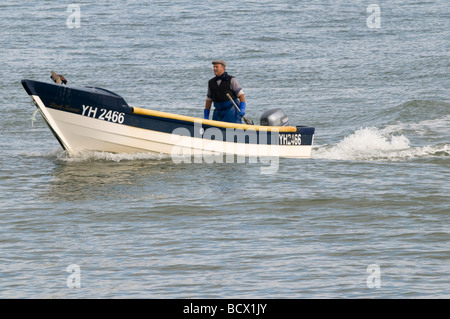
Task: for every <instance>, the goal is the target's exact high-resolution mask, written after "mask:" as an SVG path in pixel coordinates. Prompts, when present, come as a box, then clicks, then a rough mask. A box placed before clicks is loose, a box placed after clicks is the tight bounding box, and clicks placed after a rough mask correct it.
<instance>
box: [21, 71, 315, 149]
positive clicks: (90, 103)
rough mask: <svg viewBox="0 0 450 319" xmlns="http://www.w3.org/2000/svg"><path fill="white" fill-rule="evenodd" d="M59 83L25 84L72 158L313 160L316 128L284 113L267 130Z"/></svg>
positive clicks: (274, 114) (267, 122) (269, 115)
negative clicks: (92, 154)
mask: <svg viewBox="0 0 450 319" xmlns="http://www.w3.org/2000/svg"><path fill="white" fill-rule="evenodd" d="M52 74H53V75H55V76H57V75H56V74H55V73H53V72H52ZM52 78H53V77H52ZM54 80H55V82H56V84H55V83H46V82H40V81H34V80H22V85H23V87H24V88H25V90H26V92H27V93H28V94H29V95H30V96H31V98H32V99H33V101H34V102H35V104H36V106H37V108H38V110H39V112H40V113H41V115H42V117H43V118H44V120H45V121H46V123H47V124H48V126H49V128H50V130H51V131H52V132H53V134H54V136H55V137H56V139H57V140H58V141H59V143H60V144H61V146H62V147H63V148H64V149H65V150H67V151H68V153H69V154H71V155H73V154H76V153H78V152H82V151H103V152H112V153H142V152H154V153H163V154H170V155H172V156H173V155H195V154H213V155H238V156H246V157H251V156H259V157H262V156H279V157H295V158H302V157H310V156H311V149H312V143H313V136H314V127H306V126H281V125H282V124H283V122H285V120H287V117H286V116H285V114H284V112H283V111H282V110H281V109H275V110H269V111H268V112H265V113H264V114H263V115H264V116H263V117H262V118H261V124H264V125H249V124H235V123H227V122H220V121H213V120H205V119H202V118H196V117H191V116H184V115H178V114H172V113H166V112H160V111H154V110H149V109H144V108H139V107H131V106H129V105H128V104H127V103H126V102H125V100H124V99H123V98H122V97H121V96H120V95H117V94H116V93H113V92H111V91H108V90H105V89H102V88H98V87H75V86H67V85H64V83H66V80H65V79H64V78H63V77H62V76H59V77H56V78H54ZM283 116H284V117H285V118H283Z"/></svg>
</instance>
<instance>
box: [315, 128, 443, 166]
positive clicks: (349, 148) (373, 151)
mask: <svg viewBox="0 0 450 319" xmlns="http://www.w3.org/2000/svg"><path fill="white" fill-rule="evenodd" d="M391 131H392V130H391V129H389V130H379V129H377V128H375V127H367V128H360V129H358V130H356V131H355V132H354V133H353V134H350V135H348V136H346V137H345V138H344V139H343V140H342V141H340V142H339V143H337V144H335V145H324V146H319V147H317V148H314V149H313V152H312V157H313V158H325V159H336V160H362V161H365V160H406V159H411V158H417V157H427V156H449V155H450V151H449V144H448V143H443V144H438V145H427V146H421V147H412V146H411V145H410V141H409V139H408V138H407V137H406V136H404V135H392V134H391Z"/></svg>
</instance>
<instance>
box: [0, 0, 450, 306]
mask: <svg viewBox="0 0 450 319" xmlns="http://www.w3.org/2000/svg"><path fill="white" fill-rule="evenodd" d="M449 39H450V8H449V6H448V3H447V1H389V2H386V1H378V2H377V1H376V0H375V1H352V2H348V1H314V2H310V1H292V0H287V1H276V2H274V1H266V0H258V1H227V2H221V1H212V0H211V1H204V0H203V1H164V0H161V1H148V2H144V1H132V0H116V1H114V0H110V1H106V0H104V1H88V0H83V1H29V0H25V1H9V2H4V3H2V4H0V43H1V50H0V60H1V62H2V66H1V75H2V76H1V77H0V87H1V90H0V92H1V93H0V94H1V101H2V107H1V108H0V112H1V114H0V130H1V134H0V147H1V153H0V234H1V235H0V236H1V237H0V268H1V271H0V274H1V276H0V297H1V298H374V297H375V298H380V297H382V298H448V297H450V275H449V274H450V226H449V222H450V216H449V214H450V208H449V206H450V205H449V204H450V200H449V195H450V183H449V180H450V173H449V169H450V150H449V145H450V144H449V140H450V100H449V98H450V95H449V93H450V92H449V88H450V80H449V73H450V72H449V71H450V56H449V52H450V47H449ZM215 59H224V60H226V61H227V65H228V66H227V71H228V72H229V73H230V74H232V75H234V76H236V78H237V79H238V80H239V82H240V84H241V85H242V87H243V90H244V92H245V96H246V100H247V105H248V107H247V110H246V112H247V114H246V116H247V117H249V118H250V119H253V120H254V121H255V122H258V121H259V117H260V115H261V114H262V113H263V112H264V111H266V110H268V109H271V108H275V107H280V108H283V110H284V111H285V112H286V113H287V115H288V117H289V121H290V123H291V124H293V125H309V126H314V127H315V128H316V134H315V139H314V143H315V144H314V148H313V151H312V156H311V158H309V159H280V160H279V163H278V164H279V166H278V167H277V170H276V171H274V172H273V173H272V174H261V167H262V166H263V165H264V164H263V163H260V162H257V163H249V162H246V163H225V162H224V163H217V162H213V163H206V162H201V163H195V162H192V163H184V162H183V163H176V162H174V161H173V159H172V158H171V157H170V156H167V155H161V154H146V153H144V154H132V155H130V154H110V153H102V152H86V153H81V154H78V155H76V156H68V154H67V153H65V152H64V151H63V150H62V149H61V148H60V146H59V144H58V142H57V141H56V139H55V138H54V137H53V135H52V134H51V132H50V130H49V129H48V127H47V126H46V124H45V122H44V120H43V119H42V117H41V116H40V115H39V114H37V115H36V116H35V118H33V113H34V111H35V107H34V105H32V104H31V103H30V101H31V99H30V97H29V96H27V94H26V92H25V91H24V90H23V88H22V87H21V83H20V80H21V79H24V78H27V79H33V80H40V81H48V82H50V81H51V80H50V71H52V70H53V71H55V72H57V73H60V74H63V75H64V76H65V77H66V78H67V80H68V82H69V83H68V84H69V85H70V84H71V85H75V86H98V87H103V88H106V89H108V90H111V91H113V92H115V93H117V94H120V95H122V96H123V97H124V98H125V100H126V101H127V102H128V104H129V105H131V106H138V107H145V108H149V109H155V110H160V111H167V112H171V113H176V114H182V115H189V116H196V117H202V115H203V108H204V104H205V97H206V91H207V82H208V80H209V79H210V78H212V77H213V76H214V75H213V70H212V65H211V61H213V60H215Z"/></svg>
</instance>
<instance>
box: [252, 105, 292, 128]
mask: <svg viewBox="0 0 450 319" xmlns="http://www.w3.org/2000/svg"><path fill="white" fill-rule="evenodd" d="M259 124H260V125H263V126H286V125H289V119H288V117H287V115H286V113H285V112H284V111H283V109H280V108H276V109H271V110H268V111H265V112H264V113H263V114H262V115H261V118H260V120H259Z"/></svg>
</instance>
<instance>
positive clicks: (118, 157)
mask: <svg viewBox="0 0 450 319" xmlns="http://www.w3.org/2000/svg"><path fill="white" fill-rule="evenodd" d="M21 155H23V156H26V157H44V158H56V159H58V160H60V161H63V162H69V163H70V162H71V163H74V162H88V161H112V162H121V161H137V160H163V159H170V155H165V154H156V153H132V154H129V153H108V152H96V151H85V152H79V153H76V154H74V155H69V154H68V153H67V152H66V151H64V150H61V149H54V150H52V151H48V152H38V151H31V152H30V151H27V152H25V153H22V154H21Z"/></svg>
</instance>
